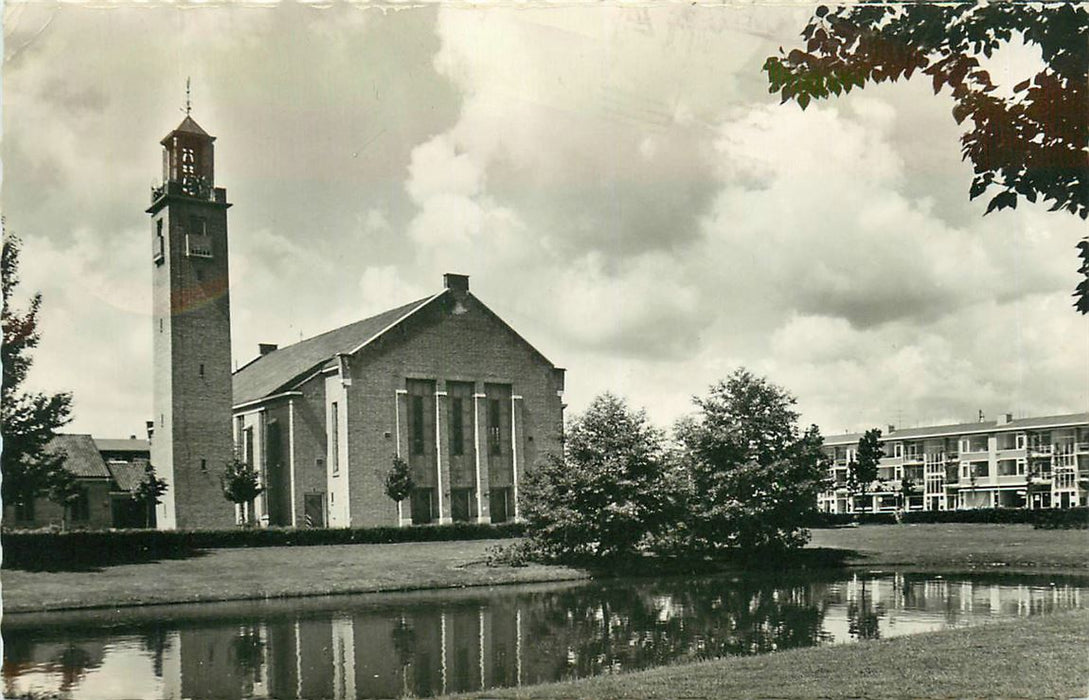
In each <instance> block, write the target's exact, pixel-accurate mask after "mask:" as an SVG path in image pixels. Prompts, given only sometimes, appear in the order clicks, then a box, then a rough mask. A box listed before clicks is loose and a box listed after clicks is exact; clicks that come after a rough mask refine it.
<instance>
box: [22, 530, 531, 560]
mask: <svg viewBox="0 0 1089 700" xmlns="http://www.w3.org/2000/svg"><path fill="white" fill-rule="evenodd" d="M524 532H525V528H524V526H523V525H522V524H521V523H502V524H499V525H481V524H477V523H455V524H452V525H414V526H412V527H373V528H337V529H332V528H330V529H317V528H315V529H296V528H277V527H271V528H263V529H248V530H243V529H230V530H88V531H81V532H66V533H58V532H49V531H43V530H34V531H12V532H4V533H3V534H2V535H0V540H2V544H3V552H4V562H3V567H4V568H7V569H50V568H67V567H95V566H107V565H113V564H121V563H128V562H138V561H151V560H155V559H176V558H181V557H187V556H192V555H193V553H195V552H197V551H199V550H202V549H220V548H232V547H307V546H316V545H329V544H387V543H396V542H440V541H455V540H483V539H501V538H511V537H521V536H522V535H523V534H524Z"/></svg>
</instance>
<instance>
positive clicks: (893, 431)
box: [889, 423, 896, 433]
mask: <svg viewBox="0 0 1089 700" xmlns="http://www.w3.org/2000/svg"><path fill="white" fill-rule="evenodd" d="M895 432H896V426H895V425H893V424H892V423H889V433H895Z"/></svg>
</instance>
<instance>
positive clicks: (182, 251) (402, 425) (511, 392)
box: [147, 114, 564, 529]
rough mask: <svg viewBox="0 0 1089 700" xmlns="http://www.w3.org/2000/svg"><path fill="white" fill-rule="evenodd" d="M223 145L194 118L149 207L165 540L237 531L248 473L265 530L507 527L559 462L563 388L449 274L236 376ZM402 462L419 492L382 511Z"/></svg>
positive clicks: (171, 145)
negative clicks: (235, 499)
mask: <svg viewBox="0 0 1089 700" xmlns="http://www.w3.org/2000/svg"><path fill="white" fill-rule="evenodd" d="M214 141H215V137H213V136H210V135H209V134H208V133H207V132H205V131H204V130H203V129H202V128H201V127H200V126H199V125H198V124H197V123H196V121H194V120H193V118H192V117H191V116H189V115H188V114H187V116H186V118H185V119H184V120H183V121H182V123H181V124H180V125H179V126H178V127H177V128H176V129H174V130H173V131H172V132H170V133H169V134H168V135H167V136H166V137H165V138H164V139H163V140H162V142H161V144H162V146H163V183H162V185H160V186H157V187H154V188H153V189H152V194H151V206H150V207H149V208H148V209H147V213H148V214H149V215H150V217H151V249H152V265H153V268H152V305H153V333H154V406H155V414H154V420H153V421H150V422H149V428H151V433H152V434H151V462H152V464H153V465H154V466H155V468H156V471H157V473H158V474H159V475H160V477H162V478H164V479H165V480H166V481H167V484H168V490H167V492H166V494H165V495H164V497H163V499H162V503H160V504H159V506H158V511H157V513H156V516H157V517H156V521H157V523H158V526H159V527H160V528H164V529H175V528H182V529H203V528H220V527H232V526H233V525H234V524H235V523H236V522H237V521H238V517H239V513H238V512H236V510H237V509H236V507H235V506H234V505H233V504H232V503H230V502H229V501H227V500H226V499H225V498H224V496H223V493H222V487H221V484H220V477H221V475H222V473H223V471H224V468H225V466H226V464H227V463H228V461H230V460H231V459H232V458H234V457H235V456H237V457H238V458H240V459H242V460H243V461H245V462H247V463H248V464H250V465H251V466H253V467H254V468H255V469H256V470H257V472H258V474H259V476H260V481H261V485H262V486H263V488H264V491H263V492H262V493H261V494H260V495H259V496H258V497H257V500H256V502H255V503H254V510H255V513H254V515H255V516H256V519H257V520H258V522H260V523H262V524H265V525H269V526H287V527H291V526H294V527H369V526H381V525H387V526H388V525H398V524H408V523H413V524H421V523H450V522H477V523H498V522H504V521H507V520H512V519H517V518H518V517H519V507H518V495H519V493H518V492H519V484H520V482H521V481H522V479H523V478H524V475H525V474H526V473H527V472H528V471H530V470H532V469H533V468H534V465H536V464H537V463H538V462H540V461H541V460H544V459H547V458H548V456H549V455H550V454H555V453H558V452H559V451H560V450H561V449H562V434H563V408H564V404H563V389H564V370H563V369H561V368H559V367H556V366H555V365H554V364H553V363H552V362H550V361H549V360H548V359H547V358H546V357H545V356H544V355H542V354H541V353H540V352H538V351H537V350H536V349H535V348H534V347H533V346H532V345H530V344H529V342H527V341H526V340H525V339H524V338H523V337H522V336H521V335H520V334H518V333H517V332H516V331H515V330H514V329H513V328H511V327H510V326H509V325H508V324H507V323H506V322H504V321H503V319H501V318H500V317H499V316H498V315H496V314H495V313H494V312H493V311H492V310H491V309H489V308H488V307H487V306H486V305H485V304H484V303H483V302H482V301H481V300H479V299H477V298H476V297H475V296H474V295H473V294H472V293H471V292H470V291H469V278H468V277H467V276H465V275H461V274H453V273H448V274H446V275H444V276H443V279H442V284H441V287H440V286H439V285H438V284H437V283H438V280H436V287H437V289H436V291H435V293H434V294H431V295H429V296H427V297H425V298H422V299H417V300H415V301H410V302H408V303H406V304H404V305H402V306H398V307H396V308H393V309H390V310H388V311H385V312H383V313H380V314H378V315H376V316H371V317H369V318H365V319H362V320H360V321H357V322H355V323H351V324H349V325H346V326H343V327H341V328H336V329H333V330H330V331H328V332H325V333H322V334H320V335H317V336H314V337H312V338H309V339H305V340H301V341H299V342H297V343H294V344H292V345H289V346H285V347H277V346H276V345H273V344H262V345H260V346H259V349H258V350H259V352H258V355H257V357H256V359H254V360H252V361H251V362H249V363H247V364H245V365H243V366H242V367H240V368H239V369H237V370H235V371H233V372H232V371H231V327H230V279H229V265H228V252H229V246H228V233H227V209H228V208H229V207H230V206H231V205H230V204H229V203H228V202H227V194H226V190H225V189H223V188H221V187H216V186H215V177H214V175H215V172H214ZM396 459H400V460H403V461H404V462H405V463H406V464H407V465H408V466H409V468H410V470H411V473H412V481H413V490H412V493H411V495H410V497H409V498H408V499H406V501H404V502H402V503H400V504H398V503H394V502H393V501H392V500H391V499H390V498H389V497H388V496H387V495H386V493H385V481H386V476H387V474H388V473H389V471H390V469H391V467H392V466H393V464H394V461H395V460H396Z"/></svg>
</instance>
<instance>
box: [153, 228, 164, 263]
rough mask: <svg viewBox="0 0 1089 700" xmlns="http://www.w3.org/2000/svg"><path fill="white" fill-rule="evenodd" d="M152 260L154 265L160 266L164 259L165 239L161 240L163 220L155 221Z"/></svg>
mask: <svg viewBox="0 0 1089 700" xmlns="http://www.w3.org/2000/svg"><path fill="white" fill-rule="evenodd" d="M154 259H155V264H156V265H162V264H163V260H165V259H166V239H164V238H163V220H162V219H156V220H155V252H154Z"/></svg>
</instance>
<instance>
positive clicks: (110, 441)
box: [94, 438, 151, 452]
mask: <svg viewBox="0 0 1089 700" xmlns="http://www.w3.org/2000/svg"><path fill="white" fill-rule="evenodd" d="M94 440H95V446H96V447H98V449H99V451H100V452H150V451H151V441H150V440H141V439H138V438H95V439H94Z"/></svg>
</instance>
